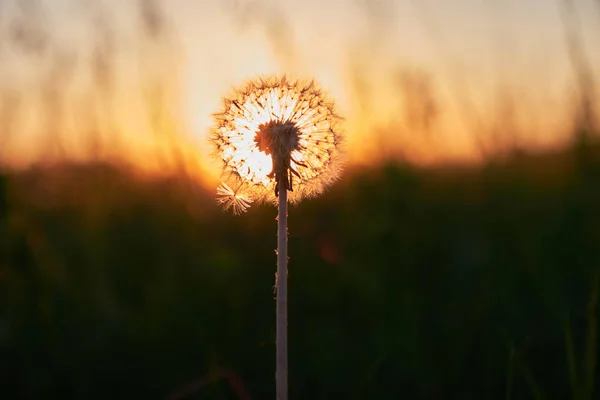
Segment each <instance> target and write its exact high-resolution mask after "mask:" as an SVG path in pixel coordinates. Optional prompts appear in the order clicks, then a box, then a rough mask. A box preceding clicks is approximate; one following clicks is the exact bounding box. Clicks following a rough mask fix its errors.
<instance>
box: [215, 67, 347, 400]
mask: <svg viewBox="0 0 600 400" xmlns="http://www.w3.org/2000/svg"><path fill="white" fill-rule="evenodd" d="M339 120H340V118H339V117H338V116H337V114H336V113H335V111H334V105H333V102H331V101H329V100H328V99H327V98H326V96H325V95H324V93H323V92H322V90H321V89H320V88H319V87H318V86H317V85H316V84H315V82H314V81H305V82H303V81H292V80H289V79H287V78H286V77H282V78H274V77H272V78H265V79H258V80H252V81H249V82H248V83H247V84H246V85H245V86H243V87H241V88H239V89H238V90H236V91H234V93H233V95H232V96H231V97H227V98H225V100H224V102H223V108H222V110H221V111H220V112H218V113H217V114H215V121H216V126H215V127H214V128H213V131H212V133H211V136H210V141H211V143H212V145H213V148H214V153H215V157H217V158H218V159H219V160H221V161H222V166H223V174H222V179H223V183H222V184H221V185H220V186H219V187H218V188H217V202H218V203H219V204H221V205H222V206H223V208H224V209H229V208H232V209H233V212H234V214H239V213H242V212H244V211H246V209H247V208H248V207H249V206H250V204H251V203H252V202H253V201H254V200H260V201H266V202H276V203H278V216H277V273H276V274H275V287H276V293H277V305H276V309H277V310H276V315H277V326H276V329H277V335H276V336H277V338H276V348H277V349H276V350H277V351H276V353H277V355H276V374H275V377H276V378H275V380H276V394H277V400H287V395H288V382H287V371H288V360H287V203H288V199H289V201H291V202H297V201H299V200H300V199H302V198H304V197H308V196H313V195H316V194H318V193H321V192H322V191H323V189H324V188H325V187H327V186H328V185H329V184H330V183H331V182H333V181H334V180H335V179H336V178H337V176H338V172H339V166H340V157H339V153H340V152H339V148H340V141H341V138H342V135H341V131H340V130H339V124H338V123H339ZM231 187H236V188H237V189H236V190H233V189H231ZM288 192H289V196H288Z"/></svg>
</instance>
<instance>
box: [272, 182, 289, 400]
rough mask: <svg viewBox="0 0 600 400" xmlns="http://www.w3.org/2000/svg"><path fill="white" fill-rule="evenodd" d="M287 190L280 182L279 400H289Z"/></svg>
mask: <svg viewBox="0 0 600 400" xmlns="http://www.w3.org/2000/svg"><path fill="white" fill-rule="evenodd" d="M287 258H288V257H287V188H286V180H285V179H281V180H280V181H279V210H278V215H277V281H276V288H277V307H276V313H277V326H276V330H277V334H276V335H277V339H276V343H275V346H276V370H275V391H276V399H277V400H287V398H288V351H287V347H288V346H287Z"/></svg>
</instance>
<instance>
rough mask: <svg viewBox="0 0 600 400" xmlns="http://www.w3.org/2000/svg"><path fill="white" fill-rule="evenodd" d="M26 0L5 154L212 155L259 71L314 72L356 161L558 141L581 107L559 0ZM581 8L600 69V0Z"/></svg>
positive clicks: (9, 28)
mask: <svg viewBox="0 0 600 400" xmlns="http://www.w3.org/2000/svg"><path fill="white" fill-rule="evenodd" d="M17 3H19V2H18V1H14V0H13V1H11V0H3V1H2V2H1V3H0V7H1V9H0V24H1V25H0V32H1V35H0V58H1V59H2V60H3V63H2V65H1V66H0V76H2V80H1V81H0V96H1V97H0V102H1V103H0V119H1V120H2V125H1V126H0V128H1V129H2V132H0V140H1V141H0V144H2V147H3V149H2V151H1V154H2V155H3V156H4V158H5V159H8V160H9V161H11V162H13V163H17V164H24V163H25V164H26V163H27V162H30V161H31V160H33V159H35V158H36V157H39V155H40V154H47V152H48V151H49V150H48V149H49V147H48V146H50V147H52V145H53V143H56V142H64V143H68V144H65V145H64V146H62V147H64V148H66V149H68V150H64V149H63V150H62V151H63V152H66V153H69V154H70V152H73V154H75V153H78V147H81V146H83V144H82V143H88V144H86V146H88V147H89V143H90V141H92V139H90V137H92V136H93V137H95V138H96V139H97V141H101V142H104V143H105V144H104V147H105V148H111V149H113V148H116V147H119V146H122V147H126V148H128V149H132V148H135V149H136V150H135V151H138V152H140V151H141V153H140V154H144V155H143V156H142V157H141V158H142V159H147V154H148V153H147V151H150V152H153V151H165V149H164V146H168V145H167V144H165V143H167V142H168V143H171V144H172V143H174V142H183V143H185V145H184V146H183V147H185V152H186V153H187V154H188V156H189V154H192V157H196V158H197V159H198V161H199V163H200V164H206V163H205V162H204V160H205V159H206V158H207V155H208V149H207V146H206V141H205V135H206V132H207V130H208V129H209V127H210V124H211V114H212V113H214V112H216V111H217V109H218V108H219V106H220V99H221V98H222V97H223V96H224V95H226V94H228V93H229V92H230V91H231V89H232V87H233V86H235V85H239V84H240V83H243V82H244V81H245V80H246V79H248V78H252V77H255V76H257V75H261V74H263V75H265V74H273V73H276V74H282V73H286V74H288V75H291V76H298V77H302V78H304V77H308V78H311V77H314V78H316V79H317V80H318V82H319V83H320V84H321V85H322V86H323V87H324V88H325V89H326V90H327V91H328V92H329V94H330V95H331V97H332V98H334V99H335V101H336V102H337V105H338V109H339V112H340V114H342V115H343V116H344V117H345V118H346V121H345V128H346V131H347V132H348V141H347V150H348V155H349V157H350V159H351V160H353V161H356V162H364V161H370V160H372V159H373V158H377V157H389V156H394V157H395V156H403V157H406V158H407V159H409V160H412V161H415V162H424V163H428V162H435V161H446V160H464V159H473V158H477V157H478V156H480V154H481V150H482V149H487V148H493V147H498V146H499V147H502V146H507V145H509V144H514V143H517V144H519V145H523V146H531V147H534V146H538V145H546V144H552V143H556V142H557V140H562V139H564V138H565V135H566V131H567V130H568V126H569V125H568V124H569V123H571V122H572V120H573V116H574V109H575V107H576V104H575V103H574V99H576V98H577V97H576V96H575V94H576V90H577V86H576V85H575V82H576V81H575V79H574V73H573V68H572V64H571V63H570V59H569V57H568V53H567V47H566V41H565V23H564V17H565V16H567V18H572V16H571V17H569V14H568V13H567V14H565V8H564V5H565V4H566V2H565V1H563V0H557V1H552V0H520V1H517V0H504V1H495V2H492V1H485V0H478V1H475V0H453V1H434V0H410V1H409V0H379V1H377V0H329V1H320V0H304V1H284V0H280V1H276V0H255V1H251V0H203V1H199V0H169V1H163V2H160V1H153V2H151V3H155V4H156V9H158V10H162V13H161V12H158V13H156V12H154V11H153V7H146V8H144V10H145V12H146V14H144V13H142V16H145V17H143V18H140V7H138V4H139V2H138V1H132V0H129V1H122V0H121V1H118V0H103V1H83V0H80V1H75V0H52V1H50V0H38V1H33V0H28V1H22V2H21V3H23V4H25V6H24V7H23V6H21V7H18V5H17ZM574 3H575V4H576V6H577V14H576V18H577V19H578V23H577V24H576V26H577V28H578V29H579V30H580V31H579V33H578V34H580V35H581V37H582V44H583V49H584V54H585V56H586V57H587V58H588V60H589V64H590V66H591V68H592V69H594V67H596V66H597V65H600V46H598V45H597V43H598V40H600V2H599V1H596V0H574ZM27 4H29V6H27ZM36 4H37V5H36ZM144 27H145V28H146V29H145V31H144V29H142V28H144ZM32 32H33V33H32ZM144 32H145V33H144ZM36 33H37V36H36ZM23 38H25V39H28V38H29V39H31V38H33V39H31V40H29V41H27V40H24V39H23ZM35 38H42V39H40V41H39V42H36V41H35V40H34V39H35ZM44 38H45V39H44ZM36 43H42V44H41V47H39V46H38V47H35V44H36ZM23 46H24V47H23ZM23 48H26V49H28V50H27V51H23ZM40 48H41V50H40ZM32 49H33V50H32ZM36 51H37V52H38V53H36ZM29 53H36V54H29ZM98 53H99V54H101V55H102V56H103V57H104V58H103V57H97V55H98ZM106 59H109V60H112V61H109V62H106ZM5 60H6V62H5ZM49 60H50V61H49ZM94 60H95V61H94ZM595 69H596V70H598V68H595ZM90 76H91V78H90ZM598 78H600V76H598V74H597V73H596V79H598ZM103 82H104V83H103ZM40 91H41V92H42V94H41V95H40ZM43 93H45V96H46V97H43V96H44V94H43ZM40 96H41V98H42V99H46V100H42V103H43V104H44V106H40V104H39V103H40ZM106 98H110V101H106ZM15 99H18V100H15ZM48 99H52V101H48ZM148 107H150V108H151V109H152V110H154V111H153V112H151V113H148ZM152 107H154V108H152ZM157 110H158V111H157ZM43 115H45V116H43ZM57 115H60V116H61V117H60V118H59V117H55V116H57ZM149 115H152V116H153V117H150V120H149V119H148V116H149ZM157 115H158V117H157ZM152 118H154V119H152ZM59 120H60V121H59ZM36 121H37V122H36ZM57 121H59V122H57ZM91 121H93V122H91ZM149 121H150V122H149ZM156 131H159V132H158V133H157V132H156ZM41 132H46V133H45V135H44V134H42V133H41ZM116 132H119V133H118V134H117V133H116ZM40 135H41V136H40ZM42 136H43V137H45V138H46V139H44V140H42V139H41V137H42ZM156 137H161V138H162V139H160V140H158V141H156ZM164 138H167V139H168V140H166V142H165V141H164V140H163V139H164ZM181 138H185V140H180V139H181ZM117 143H119V144H117ZM34 149H35V150H34ZM140 149H145V150H140ZM107 151H108V150H107ZM111 151H112V150H111ZM115 151H116V150H115ZM167 151H168V149H167ZM79 153H81V152H79ZM79 156H82V155H81V154H79Z"/></svg>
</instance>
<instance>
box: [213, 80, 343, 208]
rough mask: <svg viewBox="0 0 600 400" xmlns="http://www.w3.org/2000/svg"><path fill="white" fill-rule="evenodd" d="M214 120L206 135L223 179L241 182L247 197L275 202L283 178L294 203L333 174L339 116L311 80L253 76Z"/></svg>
mask: <svg viewBox="0 0 600 400" xmlns="http://www.w3.org/2000/svg"><path fill="white" fill-rule="evenodd" d="M215 120H216V126H215V128H214V129H213V132H212V134H211V137H210V140H211V142H212V145H213V149H214V150H215V156H216V157H217V158H218V159H219V160H221V161H222V163H223V176H222V178H223V180H224V183H225V184H227V185H229V186H232V187H233V186H239V185H240V184H243V185H244V186H245V190H246V195H247V196H248V197H249V198H254V199H257V200H264V201H276V200H277V197H278V193H279V184H280V183H281V182H283V184H284V186H285V188H286V189H287V190H288V191H290V194H289V200H290V201H292V202H297V201H299V200H300V199H302V198H304V197H308V196H312V195H316V194H318V193H320V192H322V191H323V189H324V188H325V187H326V186H327V185H328V184H330V183H331V182H332V181H333V180H335V178H336V177H337V173H338V169H339V164H340V163H339V161H340V160H339V147H340V140H341V132H340V130H339V128H338V125H339V120H340V118H339V117H338V116H337V115H336V114H335V111H334V106H333V103H332V102H331V101H329V100H328V99H327V98H326V97H325V95H324V94H323V92H322V91H321V89H319V88H318V87H317V85H316V84H315V83H314V82H313V81H307V82H302V81H291V80H288V79H287V78H285V77H284V78H266V79H260V80H252V81H250V82H248V83H247V84H246V85H245V86H243V87H242V88H240V89H238V90H236V91H235V92H234V93H233V95H232V96H231V97H228V98H226V99H225V100H224V102H223V108H222V110H221V111H220V112H219V113H217V114H215Z"/></svg>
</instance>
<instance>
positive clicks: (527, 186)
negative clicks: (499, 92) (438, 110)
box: [0, 147, 600, 399]
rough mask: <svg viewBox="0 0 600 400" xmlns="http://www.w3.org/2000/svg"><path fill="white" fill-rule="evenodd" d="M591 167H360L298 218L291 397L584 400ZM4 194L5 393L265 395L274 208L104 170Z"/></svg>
mask: <svg viewBox="0 0 600 400" xmlns="http://www.w3.org/2000/svg"><path fill="white" fill-rule="evenodd" d="M598 155H599V154H598V149H597V148H593V147H591V148H590V149H588V150H587V152H586V155H585V158H582V156H581V154H580V153H578V152H576V151H575V150H568V151H567V150H565V151H562V152H560V153H554V154H542V155H537V156H534V155H523V154H521V155H516V156H515V157H514V158H512V159H511V160H504V161H502V162H490V163H489V164H488V165H486V166H485V167H484V168H437V169H418V168H415V167H410V166H407V165H397V164H389V165H384V166H374V167H373V168H370V169H361V170H354V171H349V172H348V173H347V174H346V175H345V177H344V178H343V180H342V181H341V182H340V183H338V184H337V185H336V186H334V187H333V188H332V190H330V191H329V192H328V193H326V194H325V195H324V196H322V197H320V198H318V199H315V200H309V201H305V202H303V203H301V204H300V205H298V206H294V207H292V209H291V210H290V239H289V240H290V257H291V259H290V267H289V268H290V299H289V301H290V304H289V307H290V321H289V330H290V331H289V335H290V375H291V376H290V384H291V394H292V397H293V398H296V399H309V398H310V399H312V398H314V399H342V398H343V399H397V398H418V399H439V398H444V399H482V398H486V399H488V398H489V399H494V398H498V399H500V398H512V399H518V398H548V399H552V398H555V399H565V398H576V399H583V398H586V399H589V398H593V388H594V385H593V383H594V381H596V382H597V381H598V373H597V371H596V370H595V357H596V353H597V351H598V350H597V346H596V341H597V338H596V333H595V329H596V328H595V320H596V318H597V316H598V307H597V302H598V298H597V294H596V296H595V297H594V296H592V295H593V293H597V286H594V285H591V284H590V283H591V282H593V279H592V278H593V277H596V278H594V279H597V276H598V275H597V274H598V267H599V265H600V250H599V249H600V247H599V244H600V214H599V213H598V208H597V207H598V204H600V203H599V200H600V180H598V179H597V178H598V171H599V170H600V164H599V160H600V157H598ZM0 183H1V185H0V187H1V188H2V196H1V197H0V198H1V199H2V201H1V202H0V206H1V208H0V211H1V212H0V232H2V241H1V243H2V248H1V253H0V254H1V257H2V259H1V260H0V268H1V269H0V299H1V301H0V307H1V308H0V360H1V363H0V371H1V373H0V385H1V389H0V393H1V394H2V398H7V399H41V398H56V399H105V398H115V399H117V398H167V397H168V396H169V395H171V394H172V393H174V392H176V391H177V389H178V388H180V387H182V386H184V385H186V384H187V383H188V382H191V381H194V380H197V379H201V378H202V377H204V376H208V375H209V374H211V373H213V372H214V371H216V370H223V369H225V370H227V371H232V373H233V374H235V376H237V377H239V379H240V380H241V382H242V383H243V385H244V386H245V387H246V389H247V391H248V392H249V393H250V394H251V395H252V397H253V398H256V399H262V398H272V397H273V379H274V372H273V360H274V345H273V342H274V299H273V291H272V286H273V283H274V273H275V254H274V248H275V244H276V243H275V240H276V236H275V220H274V218H275V209H274V208H271V207H268V206H255V207H252V208H251V209H250V211H249V212H248V213H247V214H245V215H243V216H241V217H239V216H238V217H234V216H232V215H229V214H224V213H222V212H221V211H220V210H219V209H218V207H217V205H216V204H215V202H214V199H213V193H212V190H206V189H204V188H201V187H198V186H197V185H194V184H192V183H190V182H189V181H188V180H186V179H185V178H183V177H172V178H168V179H161V180H141V179H139V178H136V177H135V176H134V175H133V174H132V173H131V172H130V171H126V170H123V169H119V168H116V167H113V166H109V165H103V164H94V165H75V164H63V165H57V166H54V167H47V168H32V169H31V170H29V171H26V172H19V173H16V172H13V173H10V172H8V173H6V174H5V175H4V177H3V178H2V180H0ZM594 291H595V292H594ZM590 296H592V297H590ZM590 298H591V299H592V300H590ZM590 301H591V302H592V303H593V304H591V303H590ZM590 324H593V329H592V328H590ZM565 329H567V331H565ZM565 332H567V335H569V336H570V338H569V339H568V340H565ZM590 335H591V336H590ZM568 343H571V344H572V350H568V348H567V347H568V346H569V345H568ZM565 344H567V347H565ZM511 349H512V350H511ZM511 351H512V352H514V357H511V360H513V361H510V362H512V363H514V364H509V366H508V367H507V359H509V355H510V354H511ZM569 354H571V357H567V356H569ZM592 355H593V357H591V356H592ZM510 365H514V372H512V374H513V376H512V378H511V383H510V385H507V374H509V373H510V372H509V371H510V370H511V368H512V367H511V366H510ZM586 365H587V367H586ZM569 368H571V379H570V378H569V376H570V372H569ZM211 371H213V372H211ZM578 374H581V375H578ZM574 377H575V378H574ZM572 385H575V386H576V387H575V386H573V387H571V386H572ZM577 385H580V386H577ZM509 386H510V387H509ZM507 391H510V394H507ZM585 393H587V394H585ZM509 396H510V397H509ZM189 398H202V399H230V398H235V395H234V392H233V391H232V389H231V388H230V387H229V386H228V384H227V382H226V381H223V382H220V383H219V382H216V383H213V384H210V385H206V386H204V387H202V388H200V389H198V391H197V393H195V394H193V395H191V396H190V397H189Z"/></svg>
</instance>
